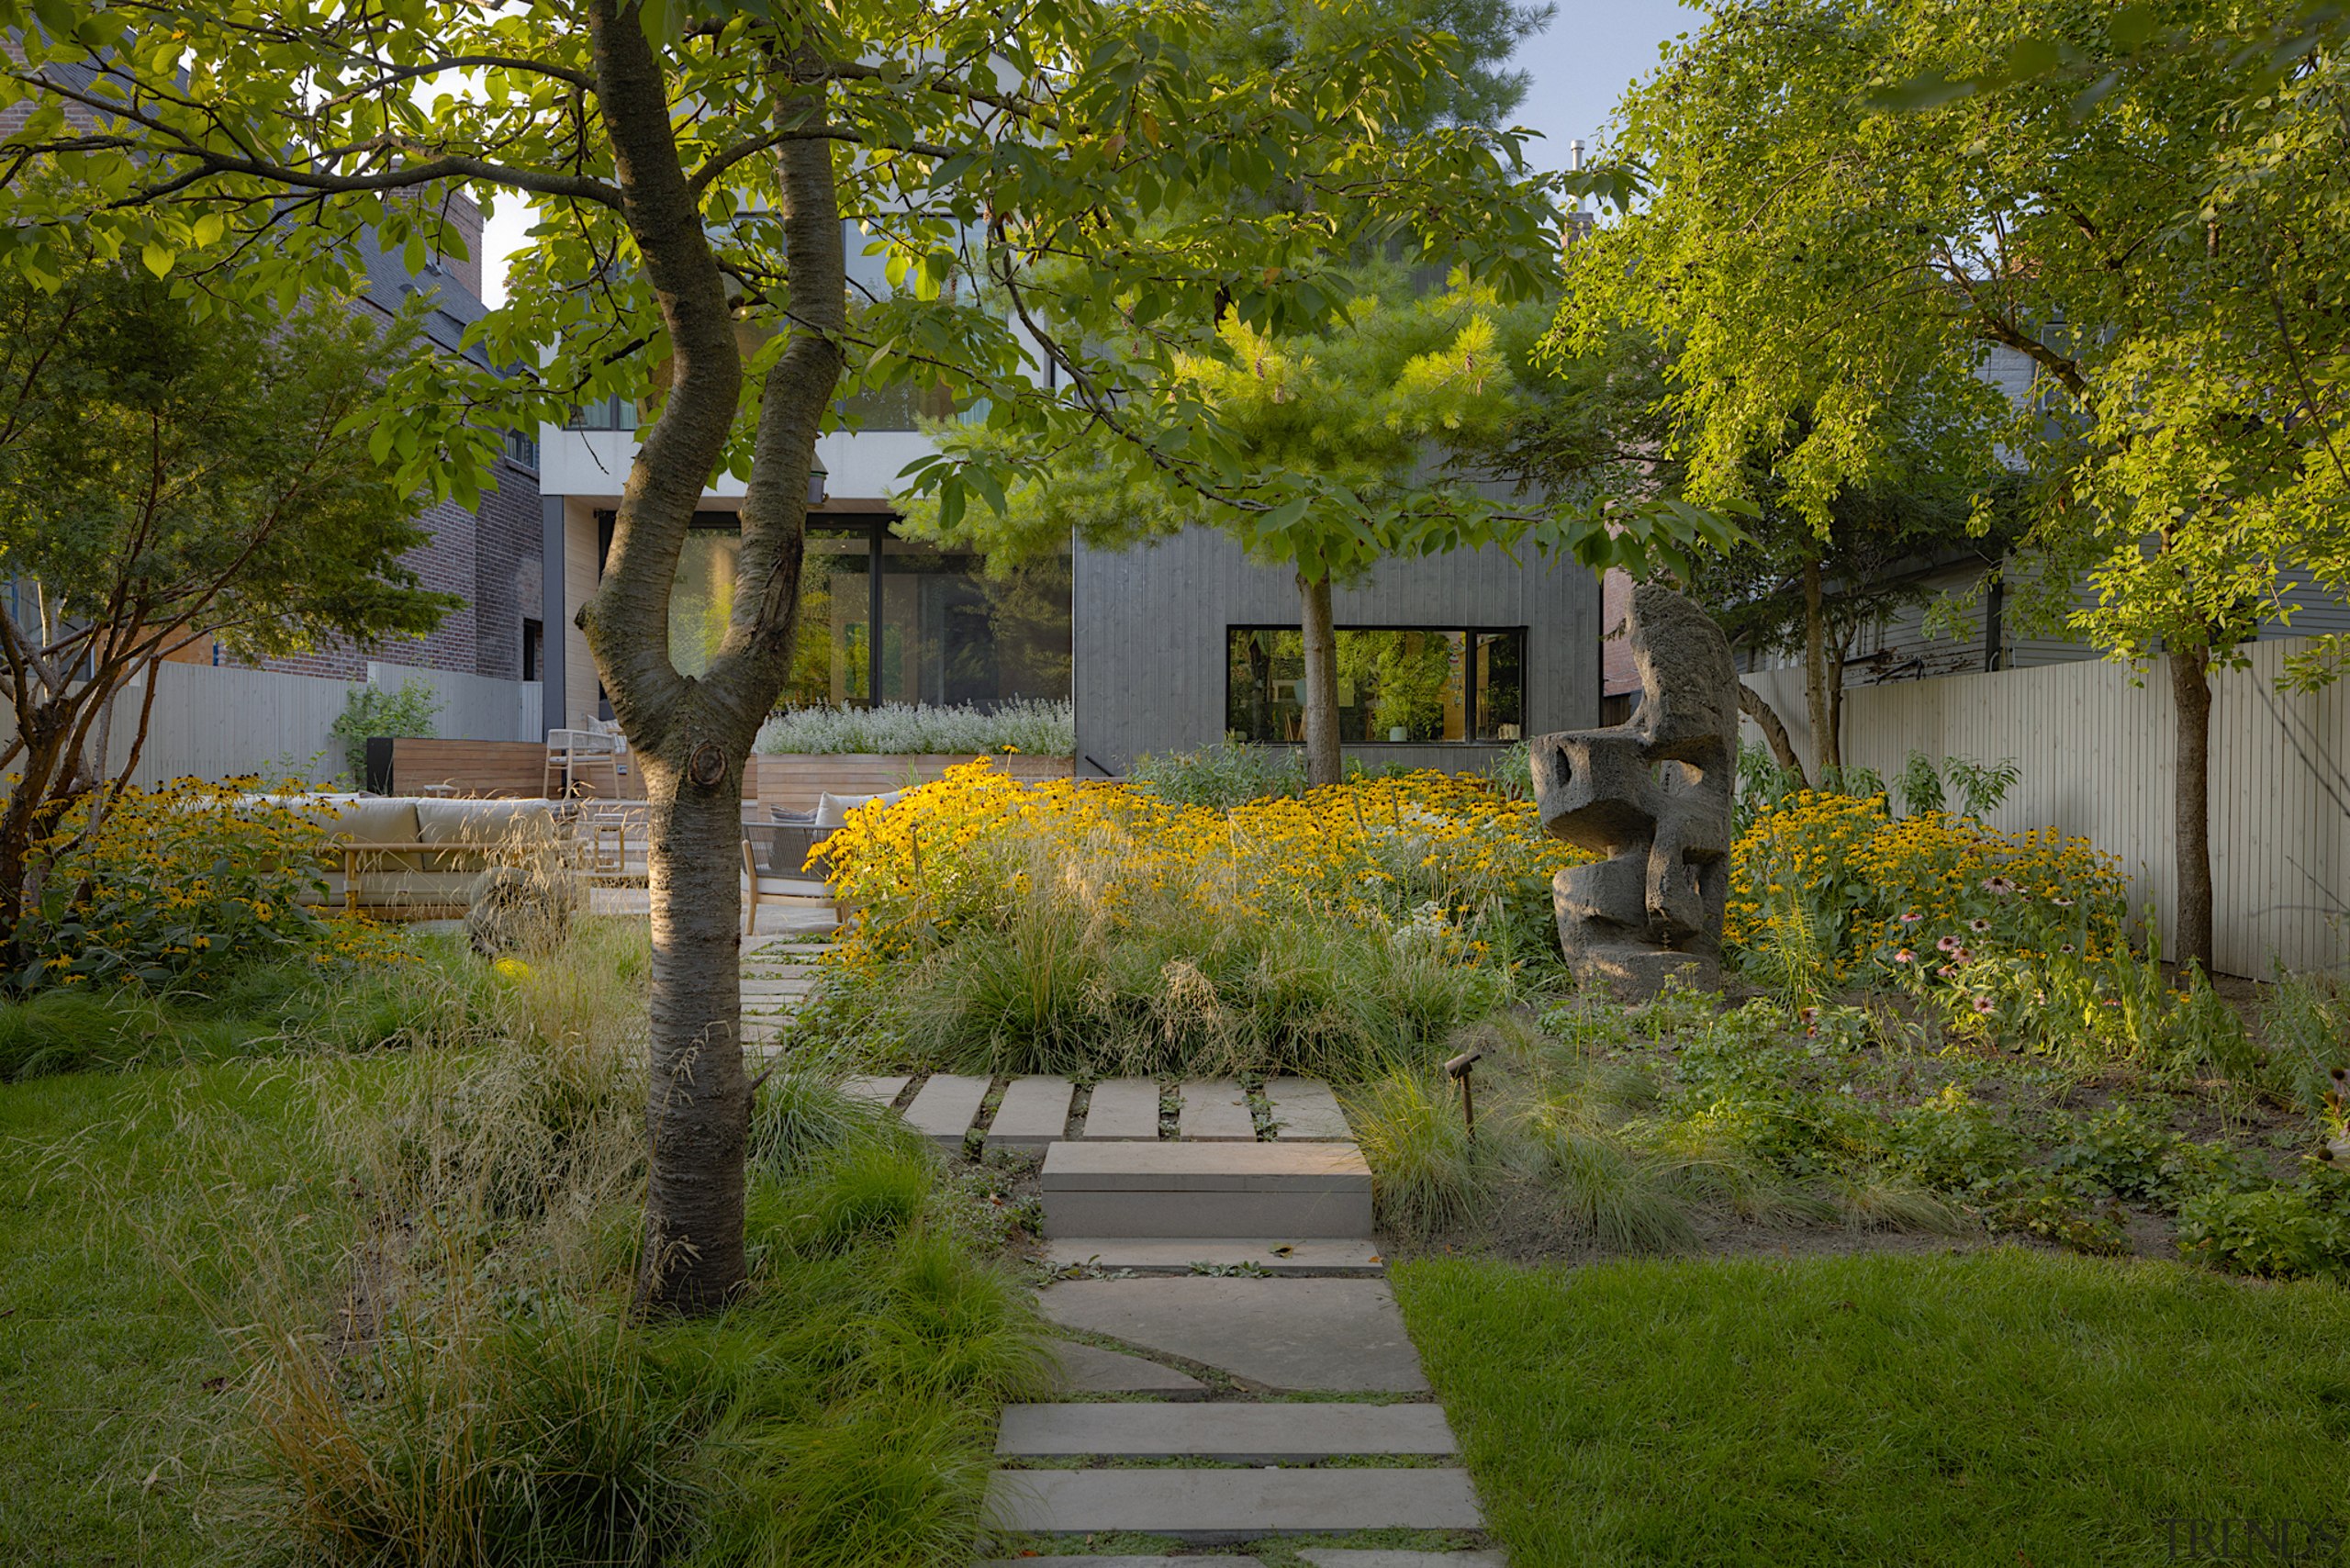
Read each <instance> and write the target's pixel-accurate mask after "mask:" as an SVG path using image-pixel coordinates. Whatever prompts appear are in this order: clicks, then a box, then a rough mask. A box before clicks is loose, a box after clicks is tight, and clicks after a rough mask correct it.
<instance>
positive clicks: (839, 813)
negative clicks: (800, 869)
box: [816, 790, 906, 830]
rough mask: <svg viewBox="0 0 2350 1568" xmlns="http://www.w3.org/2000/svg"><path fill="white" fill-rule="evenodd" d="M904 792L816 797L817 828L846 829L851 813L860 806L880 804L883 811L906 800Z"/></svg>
mask: <svg viewBox="0 0 2350 1568" xmlns="http://www.w3.org/2000/svg"><path fill="white" fill-rule="evenodd" d="M905 794H906V792H905V791H904V790H890V792H889V793H888V794H886V795H819V796H817V797H816V826H818V827H819V828H823V829H827V830H829V829H832V828H836V827H845V826H846V825H847V824H848V814H849V812H853V811H855V810H856V808H857V807H859V806H869V805H874V804H876V803H878V804H879V805H880V806H881V808H882V809H883V810H885V811H886V810H888V809H889V808H890V807H891V806H894V805H896V804H897V803H898V802H899V801H901V800H903V799H905Z"/></svg>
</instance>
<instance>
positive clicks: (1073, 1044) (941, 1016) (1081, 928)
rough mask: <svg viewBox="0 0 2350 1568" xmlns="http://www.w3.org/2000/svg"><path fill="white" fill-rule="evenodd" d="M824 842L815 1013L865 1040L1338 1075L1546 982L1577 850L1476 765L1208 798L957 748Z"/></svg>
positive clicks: (824, 1023)
mask: <svg viewBox="0 0 2350 1568" xmlns="http://www.w3.org/2000/svg"><path fill="white" fill-rule="evenodd" d="M825 854H826V856H827V857H828V860H829V875H830V876H831V878H832V879H833V881H834V885H835V887H836V888H837V889H838V890H839V891H840V894H841V896H842V897H843V899H844V900H845V902H847V903H848V904H849V905H850V906H851V907H853V908H854V909H855V910H856V915H855V918H854V919H853V921H852V922H851V924H850V926H849V929H848V931H847V933H846V935H845V941H844V943H843V945H842V946H841V947H840V948H839V950H838V951H837V953H836V955H835V960H834V971H833V980H834V984H833V985H832V986H831V987H830V988H828V995H827V997H826V999H825V1001H824V1002H823V1003H822V1004H821V1005H819V1006H818V1007H817V1008H816V1009H814V1010H813V1012H812V1015H811V1027H814V1028H818V1029H819V1030H821V1031H824V1032H828V1033H831V1034H833V1035H834V1036H839V1037H841V1038H848V1037H851V1036H853V1037H854V1039H855V1040H856V1043H857V1044H858V1046H859V1047H861V1048H862V1049H864V1050H866V1051H867V1052H868V1053H870V1052H874V1051H878V1052H879V1053H881V1054H882V1055H883V1056H885V1057H887V1058H890V1059H893V1060H897V1061H899V1062H901V1063H902V1064H904V1065H938V1066H943V1065H948V1064H955V1065H961V1066H966V1067H981V1066H984V1067H987V1068H990V1070H1004V1071H1037V1070H1052V1071H1079V1072H1084V1071H1111V1070H1116V1071H1122V1072H1131V1071H1142V1072H1152V1071H1178V1070H1180V1071H1211V1070H1213V1071H1220V1072H1250V1071H1268V1072H1270V1071H1278V1070H1298V1071H1308V1072H1316V1073H1321V1074H1324V1075H1326V1076H1334V1077H1338V1078H1353V1077H1359V1076H1360V1075H1361V1073H1362V1072H1364V1071H1365V1070H1368V1069H1369V1068H1370V1067H1371V1065H1372V1064H1373V1063H1375V1062H1376V1061H1380V1060H1400V1059H1405V1058H1410V1057H1412V1056H1414V1055H1415V1054H1416V1053H1417V1052H1420V1051H1421V1050H1422V1049H1423V1048H1424V1047H1428V1046H1429V1045H1430V1044H1431V1043H1432V1042H1437V1041H1440V1040H1441V1038H1442V1036H1444V1034H1445V1033H1446V1032H1447V1031H1449V1029H1451V1028H1453V1027H1456V1026H1457V1025H1460V1024H1463V1023H1467V1022H1470V1021H1472V1020H1473V1019H1475V1018H1477V1017H1481V1016H1483V1015H1484V1014H1487V1013H1489V1012H1491V1011H1492V1010H1493V1009H1494V1008H1495V1007H1498V1006H1500V1005H1502V1004H1504V1003H1505V1002H1506V1001H1507V1000H1508V999H1509V998H1510V997H1511V996H1513V995H1515V994H1517V993H1518V992H1519V991H1522V990H1524V989H1525V988H1527V987H1528V986H1540V985H1550V984H1555V983H1557V982H1558V980H1559V979H1560V975H1559V971H1558V969H1557V964H1556V958H1557V938H1556V936H1555V935H1554V934H1553V931H1552V926H1551V913H1550V878H1551V876H1552V874H1553V873H1554V872H1555V871H1556V870H1557V869H1558V868H1560V867H1561V866H1564V865H1567V864H1569V863H1570V862H1571V861H1572V860H1573V859H1575V858H1576V857H1577V854H1578V852H1577V851H1575V850H1573V849H1572V848H1571V847H1569V846H1565V845H1563V844H1560V843H1558V842H1557V841H1555V840H1552V839H1549V838H1546V837H1545V836H1543V834H1541V831H1540V825H1539V822H1538V821H1537V819H1536V816H1535V811H1534V807H1533V806H1532V805H1531V804H1530V803H1528V802H1526V801H1512V800H1509V799H1507V798H1505V796H1504V795H1503V794H1501V793H1500V792H1498V791H1496V790H1494V789H1492V788H1491V787H1490V786H1489V785H1487V784H1486V783H1485V782H1484V781H1483V780H1482V779H1479V778H1458V777H1454V776H1452V775H1449V774H1443V773H1437V772H1420V773H1413V774H1409V775H1405V776H1403V777H1399V778H1362V779H1358V780H1354V781H1350V782H1348V783H1346V784H1342V785H1337V786H1333V787H1330V788H1327V789H1321V790H1311V791H1309V792H1307V793H1306V794H1305V795H1304V797H1303V798H1296V799H1291V798H1278V799H1267V800H1261V801H1249V802H1248V803H1246V804H1244V805H1242V806H1239V807H1237V808H1236V809H1234V810H1232V811H1229V812H1220V811H1214V810H1211V809H1208V808H1205V807H1200V806H1192V805H1185V804H1181V803H1178V802H1174V801H1168V800H1165V799H1162V798H1160V797H1159V796H1157V795H1155V794H1153V793H1151V792H1149V791H1148V790H1141V789H1136V788H1132V787H1129V786H1126V785H1124V784H1118V783H1112V782H1107V781H1080V780H1054V781H1051V782H1049V783H1046V784H1043V785H1024V784H1022V783H1019V782H1016V781H1015V780H1013V779H1012V778H1009V777H1008V776H1006V775H1005V774H1003V773H1002V772H1001V771H999V770H997V769H995V768H993V767H989V766H988V765H986V764H985V763H984V762H977V761H975V762H973V763H971V764H968V765H967V766H964V767H957V768H954V769H951V770H950V771H949V772H948V774H947V776H946V778H943V779H941V780H940V781H938V782H937V783H934V784H930V785H926V786H924V787H923V788H921V789H918V790H912V791H911V792H910V793H908V794H907V795H905V796H904V797H903V798H902V799H901V800H900V801H898V802H897V803H896V804H895V805H893V806H890V807H888V808H886V809H883V808H874V807H868V808H865V809H862V810H859V811H857V812H852V813H851V814H850V819H849V822H848V824H847V825H846V826H845V827H844V828H842V829H841V830H839V831H838V832H837V833H835V834H834V835H833V836H832V837H831V838H830V839H829V840H828V841H827V842H826V845H825ZM834 1025H846V1027H841V1028H835V1027H834Z"/></svg>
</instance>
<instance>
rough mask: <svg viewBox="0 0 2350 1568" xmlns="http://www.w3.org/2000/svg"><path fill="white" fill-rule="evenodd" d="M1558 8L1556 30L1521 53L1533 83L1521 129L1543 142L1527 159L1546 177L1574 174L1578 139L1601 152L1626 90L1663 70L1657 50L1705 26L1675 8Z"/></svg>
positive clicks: (1578, 2)
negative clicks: (1570, 155) (1571, 145)
mask: <svg viewBox="0 0 2350 1568" xmlns="http://www.w3.org/2000/svg"><path fill="white" fill-rule="evenodd" d="M1557 3H1558V6H1559V14H1558V16H1556V17H1553V18H1552V19H1551V22H1550V28H1549V30H1548V31H1545V32H1541V33H1538V34H1536V35H1535V36H1534V37H1533V38H1530V39H1527V41H1526V42H1525V43H1524V44H1522V45H1520V46H1519V48H1518V50H1517V55H1516V62H1515V63H1516V65H1517V67H1518V69H1520V70H1521V71H1525V72H1527V73H1530V74H1531V75H1532V77H1533V81H1532V82H1531V83H1530V84H1528V85H1527V90H1526V101H1525V102H1524V103H1522V104H1520V105H1519V106H1518V108H1517V121H1518V123H1519V124H1520V125H1523V126H1526V127H1527V128H1529V129H1534V130H1539V131H1540V132H1541V133H1542V135H1543V138H1544V140H1540V141H1538V142H1536V143H1535V144H1534V145H1533V146H1532V148H1531V149H1529V150H1528V152H1527V157H1528V158H1529V160H1531V161H1532V162H1534V163H1536V164H1538V165H1539V166H1540V167H1542V168H1546V169H1563V168H1565V167H1566V166H1567V142H1568V141H1569V140H1571V139H1572V138H1574V137H1578V136H1580V137H1582V138H1583V140H1584V141H1585V142H1587V143H1594V144H1595V143H1596V142H1597V140H1598V139H1599V135H1600V131H1601V128H1602V127H1604V126H1605V125H1606V123H1607V117H1608V114H1609V111H1611V110H1612V109H1614V107H1615V106H1616V100H1617V97H1619V96H1620V95H1622V94H1623V91H1624V89H1625V87H1626V86H1628V84H1630V83H1631V81H1632V79H1633V78H1634V77H1636V76H1645V75H1647V74H1648V73H1650V72H1651V71H1653V70H1655V69H1656V66H1657V46H1658V45H1659V44H1661V43H1662V42H1664V41H1665V40H1666V39H1671V38H1673V37H1674V36H1675V35H1676V34H1679V33H1684V32H1692V33H1694V32H1695V31H1696V30H1697V28H1698V27H1699V25H1700V24H1701V23H1703V22H1704V20H1705V16H1704V14H1703V13H1702V12H1698V11H1694V10H1690V9H1688V8H1686V7H1684V6H1681V5H1679V4H1677V3H1676V0H1557Z"/></svg>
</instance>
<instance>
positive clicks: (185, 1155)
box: [0, 920, 1040, 1568]
mask: <svg viewBox="0 0 2350 1568" xmlns="http://www.w3.org/2000/svg"><path fill="white" fill-rule="evenodd" d="M448 962H449V963H450V964H451V965H453V966H470V967H472V968H473V969H475V970H476V971H478V973H479V975H480V977H481V981H482V995H481V998H480V1010H481V1011H480V1017H479V1019H478V1020H477V1027H476V1032H475V1033H474V1034H473V1035H471V1036H468V1037H467V1038H465V1039H464V1040H463V1041H461V1042H457V1043H455V1044H453V1045H448V1046H444V1047H442V1048H437V1049H423V1050H409V1051H377V1052H373V1053H369V1054H367V1055H364V1056H353V1055H350V1054H345V1053H337V1052H328V1051H323V1050H313V1051H310V1052H308V1053H307V1054H303V1055H299V1056H284V1057H280V1058H274V1059H271V1060H268V1061H262V1062H248V1063H225V1064H212V1065H207V1066H193V1067H191V1066H171V1067H159V1068H148V1069H143V1070H136V1071H132V1072H128V1073H125V1074H121V1075H118V1076H113V1077H106V1078H95V1079H94V1078H87V1077H84V1078H79V1079H75V1078H68V1077H53V1078H50V1079H47V1080H44V1081H40V1082H38V1083H32V1084H25V1085H19V1086H16V1087H13V1088H8V1089H6V1090H0V1126H5V1127H6V1133H7V1135H8V1137H9V1140H10V1144H11V1153H12V1158H11V1159H10V1161H9V1162H8V1167H7V1174H6V1184H5V1189H0V1215H5V1224H0V1257H5V1259H6V1279H7V1281H8V1284H7V1286H6V1291H5V1299H0V1383H4V1384H5V1385H6V1398H5V1400H0V1406H5V1407H6V1412H7V1413H6V1416H0V1423H5V1424H6V1430H7V1434H8V1438H9V1441H8V1443H7V1447H6V1452H7V1453H8V1454H9V1455H10V1458H8V1459H7V1460H6V1461H5V1462H0V1467H4V1468H5V1472H6V1482H7V1484H6V1486H5V1488H0V1492H5V1494H6V1497H7V1498H8V1501H7V1502H6V1504H0V1556H6V1557H7V1558H8V1559H9V1560H11V1561H27V1562H50V1561H56V1562H65V1561H90V1560H93V1558H92V1556H90V1555H85V1554H87V1553H104V1552H109V1551H110V1552H112V1553H113V1554H114V1555H115V1556H116V1557H117V1558H118V1559H119V1560H121V1561H139V1562H215V1561H220V1560H222V1559H223V1558H224V1556H225V1557H231V1558H233V1557H238V1556H240V1555H244V1556H254V1557H268V1558H271V1559H272V1560H275V1561H283V1560H303V1561H313V1562H368V1563H397V1562H409V1563H433V1564H464V1563H491V1562H498V1563H533V1562H544V1563H554V1562H563V1563H576V1562H604V1563H617V1562H650V1561H654V1560H655V1559H656V1558H658V1559H660V1560H664V1561H684V1562H705V1563H731V1562H774V1561H790V1562H807V1563H872V1564H881V1563H890V1564H898V1563H924V1562H936V1563H941V1564H945V1563H955V1564H957V1565H958V1568H959V1564H960V1563H963V1562H968V1561H970V1559H971V1557H972V1556H973V1555H974V1554H975V1551H976V1547H977V1542H978V1532H979V1511H978V1503H979V1492H980V1489H981V1488H982V1487H983V1485H984V1482H985V1476H986V1472H987V1469H988V1447H989V1439H990V1434H991V1431H992V1418H993V1412H994V1409H995V1406H997V1404H999V1403H1001V1402H1002V1400H1003V1399H1004V1398H1006V1397H1009V1396H1013V1395H1016V1394H1024V1393H1030V1392H1034V1391H1035V1389H1036V1386H1037V1383H1036V1380H1037V1376H1038V1372H1039V1370H1040V1361H1039V1350H1038V1345H1039V1341H1038V1339H1037V1338H1036V1336H1035V1332H1034V1330H1033V1327H1032V1324H1031V1317H1030V1310H1029V1308H1028V1306H1027V1305H1026V1303H1025V1301H1024V1298H1023V1296H1022V1294H1021V1293H1020V1292H1019V1290H1018V1289H1017V1287H1016V1285H1015V1283H1014V1282H1013V1278H1012V1276H1011V1275H1009V1274H1008V1273H1005V1272H1003V1271H1000V1270H999V1269H998V1268H996V1267H995V1266H994V1265H993V1264H992V1263H991V1262H990V1254H991V1252H992V1250H993V1249H995V1248H996V1247H997V1246H998V1245H999V1244H1000V1243H1002V1241H1003V1240H1004V1239H1005V1225H1006V1221H1005V1220H1004V1218H1003V1217H1002V1212H1001V1211H1000V1210H999V1209H998V1208H997V1207H996V1206H995V1205H992V1204H988V1203H986V1202H985V1201H984V1196H983V1195H981V1196H979V1197H978V1198H976V1199H975V1198H974V1197H973V1195H971V1194H968V1193H964V1192H963V1190H962V1189H961V1188H960V1187H958V1186H957V1185H956V1184H953V1183H948V1182H942V1181H941V1180H940V1179H939V1173H938V1170H937V1168H936V1164H935V1161H934V1157H933V1156H932V1154H931V1153H930V1152H929V1151H928V1149H927V1148H925V1147H924V1146H923V1144H922V1143H921V1142H920V1140H918V1139H916V1138H914V1137H912V1135H911V1134H909V1133H907V1132H906V1131H905V1130H904V1129H903V1128H902V1127H901V1126H899V1125H898V1124H896V1123H894V1122H893V1121H890V1120H889V1119H887V1118H884V1117H882V1116H880V1115H878V1114H875V1113H873V1112H871V1111H869V1110H860V1109H859V1108H857V1107H856V1106H854V1105H852V1104H850V1103H846V1102H845V1101H843V1100H842V1099H841V1098H840V1097H839V1096H838V1095H837V1094H836V1093H834V1092H833V1091H832V1090H831V1089H830V1088H829V1087H827V1086H826V1085H824V1084H822V1083H820V1082H817V1081H812V1080H809V1079H803V1078H800V1077H797V1076H792V1075H781V1076H778V1077H775V1078H771V1079H769V1080H768V1081H767V1082H766V1083H765V1084H764V1085H763V1086H762V1088H761V1091H760V1094H759V1096H758V1100H757V1103H756V1120H755V1126H754V1129H753V1140H752V1144H753V1150H754V1169H753V1172H752V1176H751V1182H750V1191H751V1193H752V1195H753V1204H752V1214H753V1217H752V1224H751V1234H752V1237H753V1243H754V1254H753V1255H754V1259H755V1268H754V1272H753V1278H752V1281H751V1283H750V1285H749V1287H748V1288H747V1289H746V1291H745V1292H744V1294H743V1295H742V1296H741V1297H740V1298H738V1299H737V1300H736V1301H735V1302H734V1303H733V1304H732V1305H730V1306H729V1307H728V1308H727V1309H726V1310H725V1311H724V1312H722V1313H720V1314H718V1315H715V1316H710V1317H706V1318H702V1319H699V1320H692V1321H684V1320H673V1319H666V1318H660V1317H656V1318H654V1319H651V1320H645V1319H641V1318H639V1317H638V1316H635V1315H634V1314H633V1313H632V1309H631V1305H630V1297H631V1283H632V1279H633V1277H634V1270H635V1268H636V1265H637V1260H636V1258H635V1249H636V1247H637V1245H638V1235H639V1232H638V1228H637V1226H638V1223H639V1220H638V1216H639V1215H640V1213H641V1206H640V1205H641V1204H642V1201H643V1199H642V1194H643V1182H644V1179H645V1161H644V1155H643V1111H642V1104H643V1103H642V1094H643V1083H642V1077H643V1071H644V1040H643V1033H642V1030H641V1028H639V1029H637V1030H635V1031H631V1030H630V1029H628V1028H626V1027H621V1028H618V1029H615V1028H613V1027H612V1026H611V1021H612V1020H613V1019H614V1018H625V1017H628V1016H630V1015H631V1013H632V1010H630V1009H629V1008H628V1007H627V1006H626V1002H627V1001H628V1000H629V999H630V998H632V997H634V996H636V995H640V994H641V993H642V988H643V983H644V978H645V972H646V967H647V953H646V942H645V938H644V934H643V927H642V925H641V924H638V923H635V922H621V921H609V920H595V921H588V922H584V923H582V924H581V925H580V926H579V927H578V928H577V930H576V934H575V935H574V936H573V937H572V938H571V939H570V940H569V941H568V942H567V943H566V944H565V946H564V947H563V948H562V949H561V950H559V951H556V952H553V953H550V954H546V955H543V956H542V957H541V958H536V959H532V960H515V959H510V958H509V959H505V960H500V961H497V962H491V961H487V960H483V959H478V958H473V957H472V956H470V955H466V954H462V953H457V952H454V951H452V952H451V953H450V954H449V956H448ZM420 969H422V966H412V967H411V968H410V969H408V970H407V971H404V972H407V973H408V974H410V975H411V976H414V975H416V974H417V973H419V972H420Z"/></svg>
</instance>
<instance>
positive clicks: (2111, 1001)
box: [2105, 996, 2121, 1007]
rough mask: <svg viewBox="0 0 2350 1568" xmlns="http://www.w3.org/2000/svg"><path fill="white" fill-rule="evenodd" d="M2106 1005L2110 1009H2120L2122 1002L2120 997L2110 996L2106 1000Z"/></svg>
mask: <svg viewBox="0 0 2350 1568" xmlns="http://www.w3.org/2000/svg"><path fill="white" fill-rule="evenodd" d="M2105 1005H2106V1006H2108V1007H2119V1006H2121V999H2120V998H2118V997H2111V996H2109V997H2107V998H2106V999H2105Z"/></svg>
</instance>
